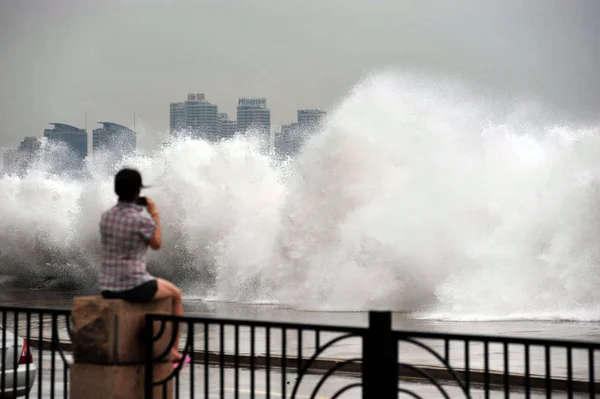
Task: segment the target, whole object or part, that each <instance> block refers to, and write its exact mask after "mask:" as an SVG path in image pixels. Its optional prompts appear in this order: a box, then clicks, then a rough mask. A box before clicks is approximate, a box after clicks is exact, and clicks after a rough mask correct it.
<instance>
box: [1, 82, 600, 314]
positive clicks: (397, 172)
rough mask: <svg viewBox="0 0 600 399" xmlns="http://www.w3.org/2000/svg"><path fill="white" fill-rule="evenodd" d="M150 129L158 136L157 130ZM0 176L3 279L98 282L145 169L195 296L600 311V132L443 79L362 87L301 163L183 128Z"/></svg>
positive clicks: (314, 305) (164, 257)
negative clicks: (65, 166)
mask: <svg viewBox="0 0 600 399" xmlns="http://www.w3.org/2000/svg"><path fill="white" fill-rule="evenodd" d="M153 134H154V135H155V136H156V133H153ZM44 151H45V153H46V154H47V155H46V156H45V157H43V159H42V160H41V161H40V162H38V163H37V164H36V165H34V167H32V168H31V169H30V170H29V171H28V173H27V174H26V175H25V176H23V177H15V176H4V177H2V178H0V204H1V208H0V264H1V265H2V266H1V268H2V273H0V274H10V273H13V274H14V273H18V274H19V275H21V276H23V277H24V278H25V279H30V278H32V277H35V276H37V277H39V276H46V275H54V276H61V277H63V278H66V279H67V280H72V281H74V282H75V283H78V284H85V285H90V284H93V281H94V277H93V276H94V273H95V271H96V270H97V267H98V263H99V255H100V252H99V237H98V221H99V217H100V213H101V211H103V210H104V209H107V208H108V207H110V206H111V205H112V204H113V203H114V201H115V198H114V195H113V193H112V180H111V179H112V176H113V175H114V173H115V172H116V171H117V170H118V169H119V168H120V167H122V166H125V165H131V166H135V167H137V168H139V169H140V170H141V171H142V173H143V175H144V179H145V181H147V182H148V183H149V184H152V185H154V186H155V187H154V188H152V189H150V190H148V191H147V194H148V195H149V196H151V197H152V198H153V199H154V200H155V201H156V202H157V204H158V206H159V208H160V211H161V215H162V220H163V228H164V233H163V234H164V240H165V246H164V248H163V249H162V250H161V251H159V252H157V253H153V254H152V255H151V257H150V259H151V270H152V271H153V272H154V273H156V274H158V275H161V276H164V277H167V278H171V279H174V280H175V281H177V282H178V283H180V284H182V285H183V286H184V287H185V292H186V294H187V295H189V296H192V297H195V298H197V297H202V298H207V299H208V298H210V299H211V300H221V301H236V302H244V303H248V302H250V303H253V302H254V303H282V304H286V305H288V306H294V307H296V308H302V309H311V310H366V309H376V308H387V309H394V310H404V311H409V312H413V313H414V315H415V317H421V318H441V319H456V320H498V319H524V318H525V319H575V320H600V290H598V289H597V287H598V286H600V273H599V268H598V264H599V261H600V239H599V237H600V203H599V202H600V190H599V184H598V178H599V177H600V170H599V167H598V166H599V165H600V163H599V162H598V159H600V139H599V138H598V128H596V127H588V128H582V127H579V126H568V125H562V126H559V125H554V124H551V122H550V120H549V119H547V117H546V116H545V115H544V114H543V113H542V112H540V107H539V106H536V105H535V104H533V103H531V102H529V103H527V102H524V103H520V104H516V105H515V103H508V102H505V101H502V100H501V99H498V98H492V97H489V96H484V95H477V94H476V93H475V92H474V91H473V90H472V89H469V88H468V87H467V86H464V85H461V84H458V83H456V82H453V81H448V80H444V79H438V78H431V77H426V76H423V75H415V74H404V73H385V74H380V75H377V76H373V77H370V78H368V79H366V80H365V81H364V82H362V83H361V84H359V85H358V86H357V87H355V88H354V90H353V91H352V92H351V93H350V94H349V95H348V97H347V98H346V99H344V100H343V101H341V102H340V104H339V106H338V107H337V108H336V109H334V110H332V111H331V112H330V113H329V118H328V121H327V123H326V125H325V127H324V128H323V131H321V132H319V133H318V134H316V135H315V136H313V137H312V138H311V139H310V140H309V142H308V143H307V144H306V145H305V147H304V148H303V149H302V152H301V153H300V154H299V156H298V157H296V158H295V159H294V160H292V161H289V162H282V161H280V160H275V159H273V158H271V157H270V156H269V155H268V152H267V151H265V150H264V142H261V140H259V139H256V138H255V137H254V138H252V137H236V138H234V139H231V140H228V141H224V142H221V143H217V144H211V143H208V142H205V141H202V140H194V139H190V138H180V139H177V140H174V141H172V142H171V143H170V144H168V145H166V146H163V147H160V149H158V150H156V151H155V152H152V153H147V154H138V155H136V156H132V157H129V158H127V159H125V160H122V161H119V162H115V160H114V159H111V157H110V156H108V155H101V156H96V157H94V158H93V159H89V160H88V162H87V177H86V178H85V179H82V180H74V179H72V178H65V177H62V176H61V175H60V174H57V173H56V171H57V170H58V169H57V168H56V159H55V155H56V153H57V152H60V151H61V150H60V149H56V148H50V147H49V146H48V145H45V148H44Z"/></svg>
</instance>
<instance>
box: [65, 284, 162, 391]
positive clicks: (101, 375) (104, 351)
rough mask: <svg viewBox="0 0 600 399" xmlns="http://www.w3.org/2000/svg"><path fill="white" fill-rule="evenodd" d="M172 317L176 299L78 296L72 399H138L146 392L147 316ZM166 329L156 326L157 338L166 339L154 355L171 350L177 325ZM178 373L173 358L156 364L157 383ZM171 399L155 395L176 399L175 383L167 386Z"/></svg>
mask: <svg viewBox="0 0 600 399" xmlns="http://www.w3.org/2000/svg"><path fill="white" fill-rule="evenodd" d="M149 313H152V314H172V301H171V299H163V300H157V301H152V302H148V303H139V304H138V303H130V302H125V301H121V300H114V299H111V300H106V299H103V298H102V297H101V296H86V297H76V298H75V299H74V303H73V311H72V317H73V327H72V332H73V335H72V340H73V359H74V364H73V365H72V366H71V378H70V380H71V398H73V399H96V398H98V399H100V398H106V399H116V398H118V399H133V398H135V399H138V398H143V397H144V396H143V393H144V375H145V374H144V365H145V360H146V353H145V346H146V340H145V338H146V337H144V336H143V328H144V318H145V316H146V314H149ZM163 327H164V328H161V325H160V323H158V322H156V323H155V325H154V326H153V330H154V335H157V334H158V333H159V332H160V331H161V330H162V335H161V337H160V339H158V340H157V341H156V342H155V343H154V354H155V355H154V356H155V357H156V356H158V355H160V354H163V353H164V352H165V351H168V348H169V346H170V345H169V343H170V339H171V334H172V330H173V329H172V325H171V324H170V323H167V324H165V326H163ZM172 371H173V366H172V364H171V363H170V362H169V359H168V358H165V359H164V360H163V361H162V363H159V362H157V363H155V364H154V370H153V374H154V380H155V381H156V380H159V379H163V378H165V377H166V376H167V375H168V374H169V373H170V372H172ZM166 391H167V395H166V396H163V390H162V389H158V388H157V389H155V390H154V397H155V398H164V399H171V398H172V393H173V381H170V382H169V383H168V384H167V390H166Z"/></svg>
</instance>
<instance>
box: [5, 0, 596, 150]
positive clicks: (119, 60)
mask: <svg viewBox="0 0 600 399" xmlns="http://www.w3.org/2000/svg"><path fill="white" fill-rule="evenodd" d="M0 53H1V59H0V118H1V123H0V146H16V145H17V144H18V143H19V141H20V140H21V139H22V137H23V136H25V135H35V136H38V137H41V135H42V133H43V129H44V128H46V127H47V126H48V125H47V124H48V123H49V122H64V123H69V124H73V125H77V126H80V127H83V125H84V112H85V110H87V112H88V130H89V131H91V129H92V128H96V127H97V125H96V124H95V122H97V121H105V120H107V121H113V122H117V123H121V124H124V125H131V124H132V120H133V117H132V115H133V111H134V110H136V112H137V115H138V118H139V120H140V121H143V122H144V123H145V124H147V125H149V126H150V127H151V128H153V129H158V130H163V129H167V128H168V118H169V112H168V105H169V102H171V101H180V100H183V99H185V96H186V94H187V93H188V92H204V93H205V94H206V97H207V100H209V101H210V102H212V103H215V104H218V105H219V109H220V110H221V111H225V112H228V113H229V114H230V117H233V118H235V105H236V101H237V98H238V97H243V96H248V97H253V96H256V97H262V96H265V97H267V100H268V104H269V106H270V108H271V112H272V121H273V127H274V128H275V129H277V128H278V127H279V124H280V123H288V122H291V121H294V120H295V117H296V115H295V111H296V109H298V108H315V107H318V108H324V109H328V108H330V107H331V106H333V105H335V103H336V102H338V101H340V100H341V99H342V98H343V97H344V96H345V94H346V93H347V92H348V90H349V89H351V87H352V86H353V85H355V84H356V83H357V82H358V81H359V80H360V79H361V76H364V74H365V73H369V72H371V71H373V70H376V69H380V68H389V67H397V68H406V67H411V68H415V67H417V68H430V69H433V70H436V71H442V72H445V73H451V74H459V75H461V76H463V77H466V78H467V79H469V80H472V81H476V82H477V81H479V82H484V83H485V84H488V85H491V86H492V87H498V88H500V89H502V90H505V91H507V92H513V91H514V92H527V93H531V94H532V95H533V96H536V97H539V98H541V99H543V100H544V101H546V102H547V103H549V104H550V105H551V106H555V107H557V108H560V109H562V110H564V111H565V112H567V113H570V114H571V115H573V116H575V117H576V118H577V119H580V120H582V121H584V120H585V121H594V122H595V121H597V120H598V119H600V118H598V116H600V75H599V71H598V70H599V65H600V1H596V0H589V1H576V0H561V1H552V0H546V1H535V0H521V1H512V0H502V1H485V0H472V1H449V0H448V1H446V0H444V1H443V0H439V1H433V0H430V1H426V0H415V1H405V0H404V1H403V0H298V1H296V0H196V1H181V0H169V1H167V0H163V1H156V0H71V1H67V0H46V1H41V0H0Z"/></svg>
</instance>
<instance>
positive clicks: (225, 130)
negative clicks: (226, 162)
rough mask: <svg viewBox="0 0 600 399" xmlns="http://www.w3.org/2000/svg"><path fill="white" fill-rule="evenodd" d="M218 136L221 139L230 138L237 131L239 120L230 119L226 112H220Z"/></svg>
mask: <svg viewBox="0 0 600 399" xmlns="http://www.w3.org/2000/svg"><path fill="white" fill-rule="evenodd" d="M217 130H218V134H217V135H218V136H219V138H220V139H224V138H230V137H233V136H234V135H235V132H236V131H237V122H236V121H232V120H229V116H228V115H227V113H226V112H221V113H219V116H218V129H217Z"/></svg>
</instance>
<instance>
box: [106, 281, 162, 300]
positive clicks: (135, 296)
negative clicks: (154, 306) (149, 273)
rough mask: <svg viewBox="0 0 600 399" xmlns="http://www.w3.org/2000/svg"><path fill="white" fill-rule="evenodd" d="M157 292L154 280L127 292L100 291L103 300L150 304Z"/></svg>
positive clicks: (156, 284)
mask: <svg viewBox="0 0 600 399" xmlns="http://www.w3.org/2000/svg"><path fill="white" fill-rule="evenodd" d="M157 291H158V283H157V282H156V280H150V281H147V282H145V283H144V284H141V285H138V286H137V287H135V288H132V289H130V290H127V291H102V297H103V298H104V299H122V300H124V301H127V302H150V301H151V300H152V299H154V295H156V292H157Z"/></svg>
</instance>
